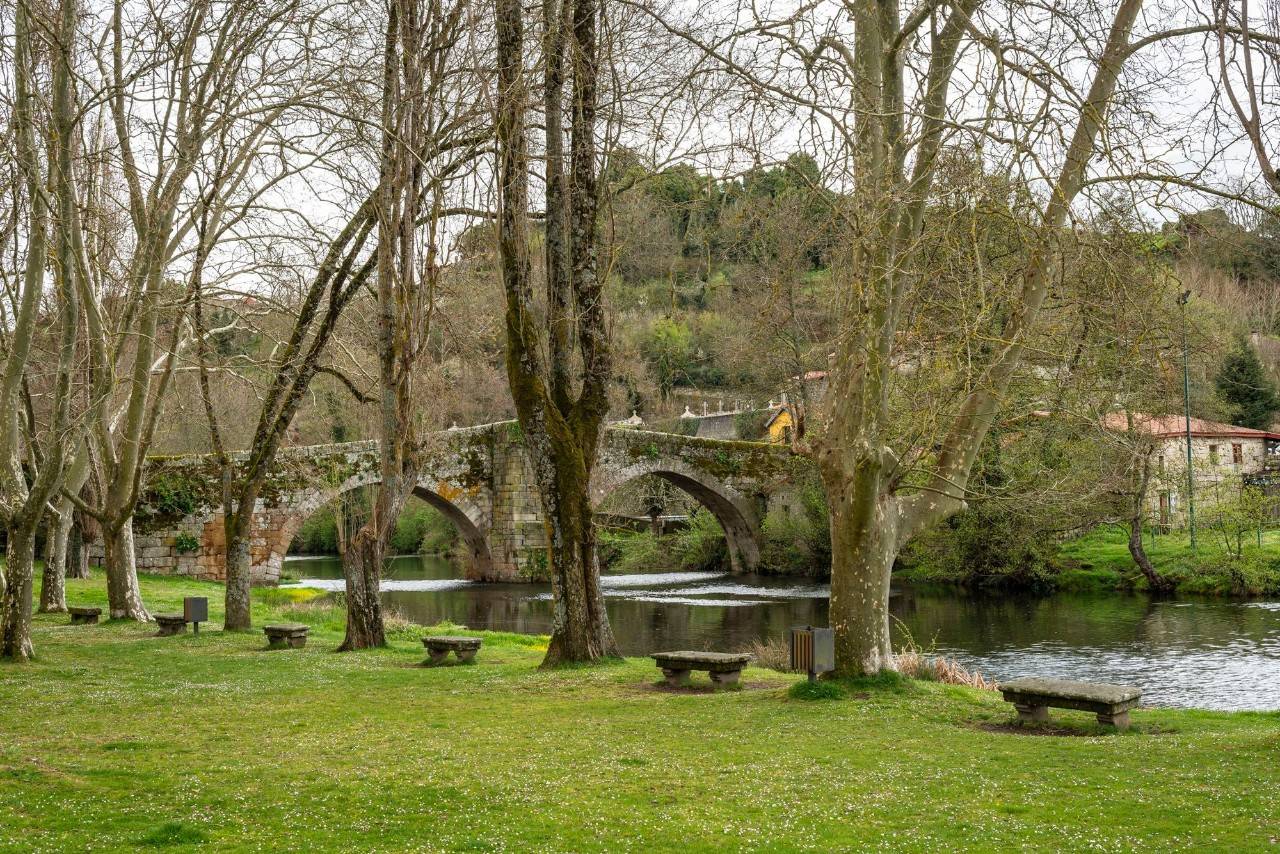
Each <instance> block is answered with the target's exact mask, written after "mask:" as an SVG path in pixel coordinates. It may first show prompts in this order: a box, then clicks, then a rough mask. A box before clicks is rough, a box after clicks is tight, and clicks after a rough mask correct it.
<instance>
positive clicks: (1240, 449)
mask: <svg viewBox="0 0 1280 854" xmlns="http://www.w3.org/2000/svg"><path fill="white" fill-rule="evenodd" d="M1231 462H1233V463H1235V464H1236V465H1238V466H1241V465H1244V445H1241V444H1240V443H1239V442H1232V443H1231Z"/></svg>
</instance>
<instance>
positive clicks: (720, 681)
mask: <svg viewBox="0 0 1280 854" xmlns="http://www.w3.org/2000/svg"><path fill="white" fill-rule="evenodd" d="M741 673H742V671H741V670H723V671H720V672H716V671H714V670H712V671H711V672H710V673H709V674H707V675H709V676H710V677H711V681H712V683H713V684H715V685H716V686H721V685H737V684H738V676H739V675H741Z"/></svg>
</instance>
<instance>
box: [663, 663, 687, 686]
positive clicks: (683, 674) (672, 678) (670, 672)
mask: <svg viewBox="0 0 1280 854" xmlns="http://www.w3.org/2000/svg"><path fill="white" fill-rule="evenodd" d="M662 675H663V676H665V677H667V684H668V685H670V686H671V687H672V688H684V687H685V686H687V685H688V684H689V671H688V670H676V669H675V668H672V667H664V668H662Z"/></svg>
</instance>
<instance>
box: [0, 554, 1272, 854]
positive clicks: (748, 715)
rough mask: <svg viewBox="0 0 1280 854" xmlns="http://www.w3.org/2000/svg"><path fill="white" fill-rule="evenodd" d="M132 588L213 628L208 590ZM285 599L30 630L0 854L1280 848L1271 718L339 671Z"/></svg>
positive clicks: (374, 659) (525, 654)
mask: <svg viewBox="0 0 1280 854" xmlns="http://www.w3.org/2000/svg"><path fill="white" fill-rule="evenodd" d="M102 586H103V585H102V581H101V579H100V578H98V579H94V580H91V581H71V582H69V584H68V587H69V594H68V599H69V601H70V602H71V603H72V604H90V603H94V602H101V601H102V600H103V593H102V590H101V588H102ZM143 593H144V596H145V598H146V600H147V602H148V604H149V605H150V606H151V607H152V608H153V610H160V611H163V610H172V609H173V608H174V606H176V605H177V604H178V600H179V599H180V598H181V596H183V595H192V594H198V595H207V596H209V598H210V610H211V611H213V612H214V613H213V614H211V616H212V618H213V619H214V620H215V621H217V620H219V619H220V616H221V588H220V587H219V586H216V585H207V584H199V583H193V582H180V581H174V580H168V579H161V578H144V580H143ZM290 596H291V594H290V592H289V591H280V590H276V591H260V592H259V598H258V602H257V604H256V606H255V615H254V616H255V620H256V621H257V622H258V623H259V624H261V623H262V622H263V621H265V620H267V619H269V618H279V617H286V618H287V619H292V620H299V621H302V622H309V623H312V624H313V625H314V626H315V628H314V629H313V631H312V635H311V639H310V641H309V643H308V646H307V648H306V649H304V650H300V651H293V650H288V651H271V652H268V651H266V650H265V642H264V639H263V636H262V635H261V633H254V634H242V633H226V634H224V633H222V632H221V631H218V630H217V625H216V624H215V625H212V626H209V627H208V628H207V629H206V630H205V631H202V632H201V634H200V636H199V637H198V638H197V637H193V636H191V635H186V636H181V637H176V638H157V637H153V636H152V633H153V632H154V627H148V626H140V625H133V624H114V623H113V624H103V625H97V626H75V627H72V626H70V625H67V618H66V617H65V616H63V615H51V616H40V617H38V618H37V624H36V630H35V643H36V648H37V655H38V659H37V660H36V661H34V662H32V663H29V664H24V665H0V848H2V849H4V850H12V851H24V852H25V851H70V850H87V849H89V848H92V849H94V850H121V849H131V848H135V847H138V846H163V847H167V848H168V849H169V850H183V849H186V848H190V849H193V850H194V849H199V848H203V849H205V850H246V851H312V850H345V851H351V852H355V851H368V850H378V851H407V850H424V851H433V850H464V851H504V850H513V851H527V850H609V851H618V850H638V849H666V850H721V849H726V850H734V849H741V850H775V851H777V850H782V851H792V850H797V851H798V850H812V851H831V850H836V849H867V848H878V849H892V850H914V851H929V852H936V851H946V850H951V849H956V848H966V849H977V850H1036V851H1043V850H1096V851H1121V850H1139V849H1146V850H1150V849H1156V850H1168V849H1172V848H1195V849H1201V850H1204V849H1212V850H1236V851H1245V850H1262V849H1267V850H1277V849H1276V848H1275V847H1274V846H1275V843H1276V841H1277V839H1278V838H1280V788H1278V787H1277V786H1276V785H1275V783H1276V779H1277V771H1276V769H1277V767H1280V714H1275V713H1267V714H1259V713H1211V712H1194V711H1166V710H1155V709H1152V710H1139V711H1137V712H1135V713H1134V714H1133V720H1134V729H1133V730H1131V731H1130V732H1128V733H1123V734H1113V733H1110V732H1105V731H1103V730H1101V729H1099V728H1097V727H1096V726H1095V725H1094V724H1093V723H1092V718H1091V717H1090V716H1088V715H1085V714H1084V713H1076V712H1061V711H1057V710H1055V711H1054V713H1053V714H1054V718H1055V724H1056V728H1055V729H1054V730H1053V732H1058V733H1063V734H1055V735H1048V734H1036V735H1031V734H1025V733H1023V732H1012V731H1009V730H1007V729H1003V728H1002V727H1004V725H1007V724H1009V722H1010V721H1012V719H1013V713H1012V710H1011V708H1010V707H1008V706H1007V705H1005V704H1004V703H1002V702H1001V701H1000V699H999V695H997V694H994V693H989V692H980V691H975V690H971V689H967V688H959V687H954V686H945V685H940V684H935V683H925V682H906V683H899V684H896V685H893V684H889V685H879V686H877V685H874V684H867V685H851V686H849V691H850V693H849V696H848V697H847V698H845V699H840V700H819V701H806V700H801V699H794V698H792V697H790V696H789V695H788V688H789V687H790V686H791V685H792V684H794V683H795V681H796V677H793V676H788V675H783V674H778V673H774V672H771V671H765V670H757V669H751V670H748V671H747V672H746V673H745V674H744V681H745V683H746V686H745V688H744V689H743V690H740V691H734V692H723V693H714V694H713V693H708V692H684V693H671V692H668V691H667V690H665V689H661V688H658V687H656V685H655V683H656V682H657V679H658V676H659V674H658V672H657V670H656V669H655V668H654V667H653V665H652V663H651V662H649V661H647V660H640V659H630V660H627V661H626V662H623V663H619V664H614V665H608V666H601V667H595V668H590V669H563V670H557V671H551V672H543V671H539V670H538V669H537V664H538V662H539V661H540V659H541V655H542V651H541V648H540V647H541V645H542V644H543V643H545V639H539V638H530V637H522V636H516V635H501V634H492V633H487V634H484V635H483V636H484V638H485V645H484V648H483V649H482V650H481V652H480V655H479V659H478V662H477V664H475V665H474V666H468V667H458V666H455V667H441V668H430V669H427V668H422V667H419V666H418V664H419V662H420V661H421V660H422V658H423V650H422V646H421V644H420V643H419V642H418V641H417V637H418V636H419V635H420V634H421V630H420V629H417V628H413V627H407V626H400V627H398V628H397V629H396V631H395V632H394V640H393V643H392V645H391V647H390V648H389V649H386V650H379V651H373V652H364V653H356V654H335V653H334V652H332V650H333V649H334V647H336V646H337V644H338V641H339V640H340V638H341V620H340V615H337V614H335V613H333V612H332V611H331V610H329V609H326V608H323V607H317V606H316V604H315V603H314V602H311V603H307V602H300V603H291V602H290ZM699 675H700V676H702V679H703V680H705V675H701V674H699ZM696 678H697V677H695V679H696ZM701 684H705V682H702V683H701Z"/></svg>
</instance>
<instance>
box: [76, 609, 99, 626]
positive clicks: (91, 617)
mask: <svg viewBox="0 0 1280 854" xmlns="http://www.w3.org/2000/svg"><path fill="white" fill-rule="evenodd" d="M67 613H68V614H70V615H71V625H73V626H85V625H90V624H92V623H96V622H98V617H100V616H102V609H101V608H80V607H76V608H68V609H67Z"/></svg>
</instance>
